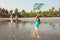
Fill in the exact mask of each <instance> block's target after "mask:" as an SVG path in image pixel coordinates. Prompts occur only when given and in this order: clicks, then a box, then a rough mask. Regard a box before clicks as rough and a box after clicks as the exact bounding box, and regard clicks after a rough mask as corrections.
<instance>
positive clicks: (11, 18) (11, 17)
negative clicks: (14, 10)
mask: <svg viewBox="0 0 60 40" xmlns="http://www.w3.org/2000/svg"><path fill="white" fill-rule="evenodd" d="M10 20H11V23H13V16H12V15H11V16H10Z"/></svg>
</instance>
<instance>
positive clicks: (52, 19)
mask: <svg viewBox="0 0 60 40" xmlns="http://www.w3.org/2000/svg"><path fill="white" fill-rule="evenodd" d="M6 20H10V18H0V21H6ZM13 20H15V18H13ZM18 20H21V21H35V17H33V18H18ZM40 20H41V22H60V17H40Z"/></svg>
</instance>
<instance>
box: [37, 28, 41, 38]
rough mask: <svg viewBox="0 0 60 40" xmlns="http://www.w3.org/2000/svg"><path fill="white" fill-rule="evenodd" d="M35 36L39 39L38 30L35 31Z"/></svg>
mask: <svg viewBox="0 0 60 40" xmlns="http://www.w3.org/2000/svg"><path fill="white" fill-rule="evenodd" d="M36 36H37V37H38V38H40V36H39V30H38V29H37V30H36Z"/></svg>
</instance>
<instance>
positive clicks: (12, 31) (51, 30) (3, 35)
mask: <svg viewBox="0 0 60 40" xmlns="http://www.w3.org/2000/svg"><path fill="white" fill-rule="evenodd" d="M41 24H42V25H41V26H40V27H39V32H40V37H41V38H40V39H37V38H32V37H31V34H32V32H33V30H34V22H27V21H21V22H19V23H16V22H13V23H10V21H4V22H0V40H60V23H59V22H54V23H52V22H43V23H41Z"/></svg>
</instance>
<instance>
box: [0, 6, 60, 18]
mask: <svg viewBox="0 0 60 40" xmlns="http://www.w3.org/2000/svg"><path fill="white" fill-rule="evenodd" d="M11 14H12V15H13V17H15V15H18V17H35V16H36V15H37V14H39V15H40V17H60V8H58V9H57V10H56V9H55V8H54V7H52V8H51V9H49V10H48V11H39V12H33V11H31V12H26V11H25V10H24V9H23V10H22V11H21V12H18V9H17V8H15V10H14V12H13V10H10V11H8V10H7V9H4V8H0V17H3V18H9V17H10V15H11Z"/></svg>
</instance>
